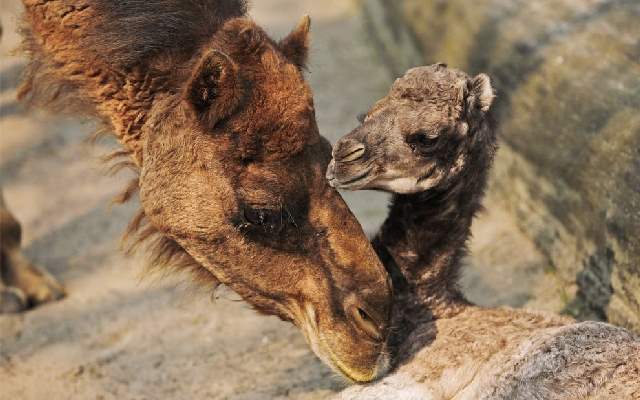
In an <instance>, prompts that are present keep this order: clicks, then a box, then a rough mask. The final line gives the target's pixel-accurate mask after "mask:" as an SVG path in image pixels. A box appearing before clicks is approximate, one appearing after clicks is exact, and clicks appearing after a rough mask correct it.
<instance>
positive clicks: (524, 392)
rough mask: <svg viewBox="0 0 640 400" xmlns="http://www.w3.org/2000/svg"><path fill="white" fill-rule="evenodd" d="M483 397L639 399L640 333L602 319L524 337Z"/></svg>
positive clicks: (550, 399) (552, 399)
mask: <svg viewBox="0 0 640 400" xmlns="http://www.w3.org/2000/svg"><path fill="white" fill-rule="evenodd" d="M503 371H504V373H503V374H502V376H501V377H500V379H499V380H498V381H497V382H496V384H495V385H494V386H493V388H492V389H491V390H490V393H485V396H484V397H481V398H482V399H485V398H486V399H505V400H506V399H533V398H544V399H549V400H556V399H557V400H560V399H578V398H580V399H583V398H584V399H587V398H589V399H590V398H600V397H598V396H600V395H601V394H604V393H606V394H607V395H608V396H611V395H613V394H615V395H614V396H613V397H606V398H615V399H638V398H640V397H637V396H638V395H639V394H640V379H638V378H640V338H638V337H637V336H635V335H634V334H633V333H631V332H629V331H627V330H625V329H623V328H619V327H616V326H613V325H610V324H607V323H603V322H592V321H589V322H581V323H576V324H572V325H568V326H564V327H561V328H550V329H546V330H543V331H541V332H539V333H538V334H535V335H534V336H533V337H532V338H531V339H530V340H528V341H526V342H524V343H523V344H522V345H521V346H520V348H519V349H518V350H517V351H516V354H515V355H514V357H512V358H511V360H510V362H509V365H508V366H506V367H505V368H504V369H503Z"/></svg>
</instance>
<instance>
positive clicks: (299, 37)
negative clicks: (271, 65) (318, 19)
mask: <svg viewBox="0 0 640 400" xmlns="http://www.w3.org/2000/svg"><path fill="white" fill-rule="evenodd" d="M310 28H311V18H309V16H308V15H305V16H304V17H302V20H300V22H299V23H298V26H297V27H296V28H295V29H294V30H293V31H291V33H289V35H287V37H285V38H284V39H282V40H281V41H280V43H278V47H280V51H282V53H283V54H284V55H285V57H287V58H288V59H289V60H291V62H293V63H294V64H296V65H297V66H298V67H300V68H305V67H306V65H307V58H308V56H309V29H310Z"/></svg>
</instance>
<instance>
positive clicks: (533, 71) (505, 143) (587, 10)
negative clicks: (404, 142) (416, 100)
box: [362, 0, 640, 332]
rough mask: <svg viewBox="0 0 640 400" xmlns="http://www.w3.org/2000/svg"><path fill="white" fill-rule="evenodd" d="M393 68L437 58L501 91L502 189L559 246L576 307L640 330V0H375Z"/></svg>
mask: <svg viewBox="0 0 640 400" xmlns="http://www.w3.org/2000/svg"><path fill="white" fill-rule="evenodd" d="M362 5H363V13H364V15H365V19H366V21H367V28H368V31H369V33H370V36H371V42H372V44H373V45H374V47H375V48H376V49H377V50H378V51H379V55H380V57H382V59H383V60H384V61H385V63H386V64H387V66H388V68H389V69H390V70H391V71H392V72H393V73H394V74H395V75H401V74H402V73H403V72H404V71H405V70H406V69H407V68H409V67H411V66H415V65H420V64H430V63H434V62H437V61H442V62H446V63H448V64H449V66H451V67H456V68H460V69H463V70H465V71H467V72H469V73H478V72H487V73H489V74H490V75H491V76H492V78H493V79H494V85H495V86H496V87H497V90H498V101H497V103H496V113H497V116H498V119H499V121H500V125H501V127H500V135H501V150H500V152H499V157H498V160H497V162H496V166H495V169H494V174H493V175H494V176H493V180H492V184H491V193H492V195H491V201H494V200H495V199H498V200H495V201H498V202H499V203H500V205H499V206H500V207H505V208H506V209H507V210H508V211H509V212H510V213H511V214H512V215H513V216H515V218H517V220H518V224H519V226H520V228H521V229H522V230H523V231H524V232H525V233H526V234H527V235H528V236H530V237H531V238H532V239H533V240H534V241H535V243H536V244H537V245H538V246H539V248H540V249H541V250H542V251H543V252H544V254H545V255H546V256H548V257H549V260H550V262H551V264H552V265H553V268H554V270H555V272H556V274H557V275H558V276H559V277H560V279H561V280H562V282H563V283H564V285H565V286H566V288H567V298H566V311H567V312H569V313H572V314H574V315H575V316H577V317H581V318H594V317H595V318H607V319H608V320H609V321H611V322H612V323H615V324H619V325H623V326H626V327H629V328H632V329H634V330H636V331H639V332H640V112H639V111H640V64H639V60H640V24H639V23H638V21H639V20H640V2H638V1H637V0H618V1H614V0H539V1H538V0H537V1H526V0H474V1H469V0H394V1H385V0H366V1H363V2H362Z"/></svg>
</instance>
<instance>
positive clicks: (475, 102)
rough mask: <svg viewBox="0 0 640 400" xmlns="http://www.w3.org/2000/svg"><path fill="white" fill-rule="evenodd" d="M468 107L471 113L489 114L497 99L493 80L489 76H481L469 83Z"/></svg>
mask: <svg viewBox="0 0 640 400" xmlns="http://www.w3.org/2000/svg"><path fill="white" fill-rule="evenodd" d="M467 88H468V94H467V107H468V110H469V111H470V112H472V113H473V112H475V111H481V112H483V113H484V112H487V111H489V108H491V104H492V103H493V99H494V98H495V97H496V95H495V92H494V91H493V87H491V78H489V75H487V74H479V75H476V76H475V77H474V78H472V79H470V80H469V81H468V82H467Z"/></svg>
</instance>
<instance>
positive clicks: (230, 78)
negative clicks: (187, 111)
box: [184, 50, 242, 128]
mask: <svg viewBox="0 0 640 400" xmlns="http://www.w3.org/2000/svg"><path fill="white" fill-rule="evenodd" d="M241 95H242V93H241V90H240V84H239V79H238V67H237V66H236V64H235V63H234V62H233V61H232V60H231V58H229V56H227V55H226V54H224V53H222V52H220V51H218V50H209V51H207V52H206V53H205V54H204V55H203V56H202V58H201V59H200V61H199V62H198V64H197V65H196V67H195V68H194V70H193V73H192V74H191V77H190V78H189V83H188V84H187V86H186V90H185V93H184V97H185V99H186V100H187V102H188V103H189V104H190V105H191V107H192V108H193V110H194V111H195V112H196V114H197V115H198V118H199V119H200V120H201V121H202V122H203V124H205V125H206V127H207V128H213V127H214V126H215V124H216V123H217V122H218V121H220V120H221V119H223V118H226V117H228V116H229V115H231V114H232V113H233V111H235V109H236V107H238V105H239V104H240V97H241Z"/></svg>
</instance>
